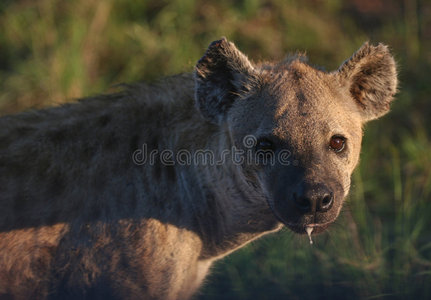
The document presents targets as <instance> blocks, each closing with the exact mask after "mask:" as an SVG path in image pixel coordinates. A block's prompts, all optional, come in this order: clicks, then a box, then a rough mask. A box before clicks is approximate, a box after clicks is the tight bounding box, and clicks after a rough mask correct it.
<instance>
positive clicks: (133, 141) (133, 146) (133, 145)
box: [129, 134, 140, 151]
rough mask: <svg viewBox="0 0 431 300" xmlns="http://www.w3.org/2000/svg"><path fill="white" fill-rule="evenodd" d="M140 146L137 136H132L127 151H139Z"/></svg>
mask: <svg viewBox="0 0 431 300" xmlns="http://www.w3.org/2000/svg"><path fill="white" fill-rule="evenodd" d="M139 147H140V145H139V135H138V134H134V135H133V136H132V138H131V139H130V142H129V149H130V150H131V151H135V150H137V149H139Z"/></svg>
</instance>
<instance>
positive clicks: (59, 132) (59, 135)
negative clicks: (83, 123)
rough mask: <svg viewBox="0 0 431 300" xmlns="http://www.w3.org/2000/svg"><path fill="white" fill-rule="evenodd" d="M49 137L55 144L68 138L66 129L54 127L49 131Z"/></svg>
mask: <svg viewBox="0 0 431 300" xmlns="http://www.w3.org/2000/svg"><path fill="white" fill-rule="evenodd" d="M48 139H49V140H50V141H51V142H52V143H54V144H59V143H61V142H63V141H64V140H65V139H66V131H65V130H63V129H53V130H51V131H50V132H48Z"/></svg>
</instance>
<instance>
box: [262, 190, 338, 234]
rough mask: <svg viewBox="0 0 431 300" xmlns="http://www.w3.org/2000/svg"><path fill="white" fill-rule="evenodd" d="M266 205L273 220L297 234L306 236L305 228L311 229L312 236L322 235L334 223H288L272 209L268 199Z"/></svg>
mask: <svg viewBox="0 0 431 300" xmlns="http://www.w3.org/2000/svg"><path fill="white" fill-rule="evenodd" d="M267 203H268V206H269V207H270V209H271V211H272V214H273V215H274V216H275V218H276V219H277V220H278V221H279V222H280V223H282V224H284V225H285V226H286V227H287V228H289V229H290V230H292V231H293V232H295V233H298V234H307V228H313V230H312V234H318V233H322V232H324V231H325V230H326V229H327V228H328V227H329V225H331V224H332V223H333V222H334V221H335V220H332V221H329V222H325V223H307V222H289V221H287V220H286V219H284V218H283V217H282V216H280V214H279V213H278V212H277V210H276V209H275V208H274V204H273V203H272V202H271V201H270V200H269V199H267Z"/></svg>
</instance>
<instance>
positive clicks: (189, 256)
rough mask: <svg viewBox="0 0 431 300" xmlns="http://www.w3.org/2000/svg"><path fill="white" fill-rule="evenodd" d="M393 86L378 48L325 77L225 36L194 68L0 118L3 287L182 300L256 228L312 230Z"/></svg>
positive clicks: (12, 292)
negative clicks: (254, 56)
mask: <svg viewBox="0 0 431 300" xmlns="http://www.w3.org/2000/svg"><path fill="white" fill-rule="evenodd" d="M396 84H397V78H396V69H395V63H394V60H393V58H392V56H391V55H390V53H389V51H388V50H387V47H386V46H383V45H378V46H371V45H368V44H364V45H363V46H362V47H361V48H360V49H359V50H358V51H357V52H356V53H355V54H354V55H353V56H352V57H351V58H350V59H349V60H347V61H346V62H344V63H343V64H342V65H341V67H340V68H339V69H338V70H337V71H334V72H329V73H328V72H324V71H321V70H317V69H315V68H313V67H311V66H310V65H308V64H307V63H306V60H305V58H304V57H301V56H298V57H291V58H289V59H286V60H285V61H282V62H278V63H262V64H254V63H252V62H251V61H249V60H248V59H247V57H246V56H245V55H244V54H242V53H241V52H240V51H239V50H238V49H237V48H236V47H235V46H234V45H233V44H232V43H230V42H228V41H227V40H226V39H222V40H219V41H216V42H213V43H212V44H211V45H210V46H209V48H208V50H207V52H206V53H205V55H204V56H203V57H202V58H201V60H199V62H198V63H197V65H196V68H195V72H194V74H184V75H178V76H174V77H170V78H167V79H164V80H161V81H160V82H158V83H157V84H153V85H145V84H138V85H133V86H129V87H127V88H125V90H124V91H122V92H119V93H116V94H111V95H105V96H98V97H95V98H92V99H86V100H83V101H80V102H79V103H75V104H68V105H64V106H61V107H56V108H50V109H45V110H39V111H30V112H25V113H21V114H18V115H15V116H6V117H3V118H1V119H0V295H1V296H3V297H10V298H12V299H29V298H32V299H45V298H51V299H57V298H61V299H64V298H66V299H67V298H88V299H90V298H91V299H93V298H95V299H98V298H103V299H124V298H126V299H152V298H158V299H186V298H189V297H191V295H192V294H193V293H194V292H195V290H196V289H197V288H198V287H199V285H200V283H201V282H202V280H203V279H204V277H205V275H206V273H207V271H208V269H209V267H210V265H211V263H212V262H214V261H215V260H217V259H219V258H221V257H223V256H225V255H227V254H229V253H230V252H232V251H234V250H236V249H238V248H240V247H241V246H243V245H245V244H246V243H248V242H250V241H252V240H254V239H256V238H258V237H259V236H261V235H263V234H266V233H269V232H273V231H276V230H278V229H280V228H281V226H282V225H285V226H287V227H288V228H290V229H291V230H293V231H294V232H297V233H305V232H306V231H307V229H308V231H309V230H310V229H311V230H312V232H313V233H319V232H322V231H324V230H325V229H326V228H327V227H328V226H329V224H330V223H332V222H333V221H334V220H335V219H336V218H337V216H338V214H339V212H340V209H341V206H342V203H343V201H344V198H345V196H346V195H347V194H348V189H349V186H350V175H351V173H352V171H353V169H354V168H355V166H356V164H357V162H358V158H359V152H360V145H361V137H362V126H363V124H364V123H366V122H367V121H369V120H372V119H376V118H378V117H380V116H382V115H383V114H385V113H386V112H387V111H388V110H389V104H390V102H391V101H392V98H393V95H394V94H395V92H396ZM247 139H249V140H247ZM250 141H251V143H250ZM203 150H204V151H207V152H206V153H207V154H208V153H209V154H212V155H213V158H214V159H215V160H212V161H211V159H205V158H204V156H200V158H199V159H195V158H196V157H197V156H198V155H197V154H198V152H199V151H201V152H202V151H203ZM208 151H209V152H208ZM234 152H235V153H234ZM180 153H182V154H184V155H183V156H181V155H179V154H180ZM238 153H240V154H241V155H242V156H245V153H246V154H247V155H249V154H251V157H253V158H254V159H252V160H251V161H250V160H249V159H241V157H240V159H238V157H237V154H238ZM262 153H263V154H264V155H258V154H262ZM286 153H288V155H287V160H286V155H285V156H282V155H281V154H286ZM201 154H202V153H201ZM187 155H189V157H188V156H187ZM281 157H284V160H282V159H281ZM267 158H269V160H265V159H267ZM274 158H275V159H274Z"/></svg>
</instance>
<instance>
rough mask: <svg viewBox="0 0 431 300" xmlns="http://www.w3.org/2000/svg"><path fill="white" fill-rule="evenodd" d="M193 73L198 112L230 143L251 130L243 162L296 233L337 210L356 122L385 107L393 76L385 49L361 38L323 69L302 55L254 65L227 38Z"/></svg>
mask: <svg viewBox="0 0 431 300" xmlns="http://www.w3.org/2000/svg"><path fill="white" fill-rule="evenodd" d="M195 80H196V103H197V106H198V108H199V110H200V112H201V113H202V114H203V116H204V117H205V118H207V119H208V120H210V121H211V122H213V123H216V124H224V125H225V126H226V125H227V126H228V128H229V130H230V132H231V136H232V137H233V138H232V139H233V143H234V144H235V145H236V146H237V147H238V148H241V149H244V150H248V151H250V145H249V144H248V143H249V141H246V139H247V138H250V137H251V136H253V137H255V143H254V147H253V149H252V151H255V154H256V155H255V156H256V163H249V164H247V163H245V164H244V166H243V168H244V172H246V173H247V174H254V177H253V178H256V181H257V182H256V184H258V185H259V186H260V188H261V189H262V191H263V194H264V195H265V198H266V200H267V203H268V205H269V207H270V208H271V210H272V212H273V213H274V215H275V216H276V217H277V218H278V219H279V220H280V221H281V222H282V223H284V224H285V225H287V226H288V227H289V228H290V229H292V230H293V231H295V232H298V233H304V232H305V231H306V229H307V227H313V229H314V232H321V231H323V230H325V229H326V228H327V226H328V225H329V224H330V223H332V222H333V221H334V220H335V219H336V218H337V216H338V214H339V212H340V209H341V207H342V204H343V201H344V198H345V197H346V195H347V194H348V190H349V187H350V176H351V174H352V171H353V170H354V168H355V166H356V164H357V163H358V159H359V153H360V148H361V138H362V126H363V124H364V123H365V122H367V121H369V120H372V119H376V118H378V117H380V116H382V115H384V114H385V113H386V112H387V111H388V110H389V104H390V102H391V101H392V99H393V95H394V94H395V92H396V85H397V75H396V66H395V62H394V59H393V57H392V56H391V54H390V53H389V51H388V49H387V47H386V46H384V45H381V44H380V45H378V46H371V45H369V44H367V43H366V44H364V45H363V46H362V47H361V48H360V49H359V50H358V51H357V52H356V53H355V54H354V55H353V56H352V57H351V58H350V59H348V60H347V61H346V62H344V63H343V64H342V65H341V67H340V68H339V69H338V70H337V71H334V72H330V73H328V72H324V71H321V70H318V69H316V68H313V67H311V66H310V65H308V64H307V63H306V62H305V58H304V57H302V56H296V57H291V58H289V59H287V60H285V61H282V62H279V63H275V64H260V65H255V64H253V63H252V62H250V61H249V60H248V59H247V57H246V56H245V55H244V54H242V53H241V52H240V51H239V50H238V49H237V48H236V47H235V46H234V44H232V43H230V42H228V41H227V40H226V39H222V40H219V41H215V42H213V43H212V44H211V45H210V46H209V48H208V50H207V52H206V53H205V55H204V56H203V57H202V58H201V59H200V60H199V62H198V64H197V66H196V69H195ZM262 153H264V154H265V155H259V154H262ZM268 156H271V157H268ZM286 157H289V160H288V161H286ZM274 158H275V159H274Z"/></svg>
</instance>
